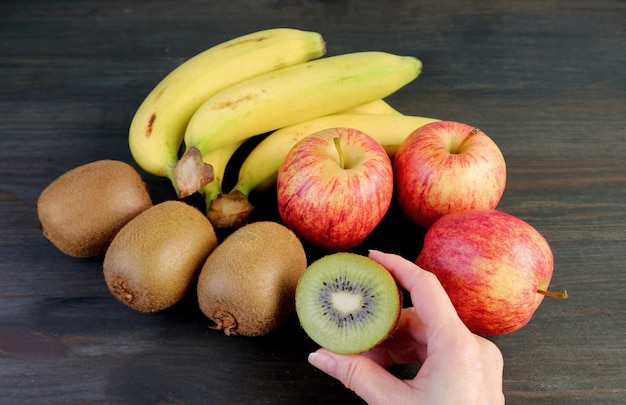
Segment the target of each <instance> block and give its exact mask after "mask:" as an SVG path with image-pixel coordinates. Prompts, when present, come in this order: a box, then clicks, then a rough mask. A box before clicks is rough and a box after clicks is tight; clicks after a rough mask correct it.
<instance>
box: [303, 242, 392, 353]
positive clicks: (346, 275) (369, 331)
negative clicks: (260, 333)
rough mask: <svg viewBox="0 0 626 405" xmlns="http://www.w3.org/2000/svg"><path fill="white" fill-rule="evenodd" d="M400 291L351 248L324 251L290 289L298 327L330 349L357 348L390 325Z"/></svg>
mask: <svg viewBox="0 0 626 405" xmlns="http://www.w3.org/2000/svg"><path fill="white" fill-rule="evenodd" d="M401 309H402V295H401V293H400V290H399V288H398V286H397V284H396V282H395V280H394V278H393V277H392V276H391V274H390V273H389V272H388V271H387V270H386V269H385V268H384V267H383V266H381V265H380V264H378V263H376V262H375V261H373V260H372V259H370V258H368V257H365V256H361V255H358V254H355V253H348V252H338V253H333V254H329V255H327V256H324V257H322V258H320V259H318V260H316V261H315V262H313V263H311V265H310V266H309V267H308V268H307V269H306V271H305V272H304V274H303V275H302V277H301V279H300V281H299V283H298V287H297V289H296V312H297V314H298V319H299V320H300V324H301V325H302V329H304V331H305V332H306V333H307V335H309V337H310V338H311V339H313V340H314V341H315V342H316V343H317V344H319V345H320V346H323V347H325V348H327V349H329V350H331V351H333V352H335V353H343V354H351V353H360V352H364V351H366V350H369V349H371V348H372V347H374V346H376V345H378V344H379V343H381V342H383V341H384V340H386V339H387V338H389V337H390V336H391V335H392V334H393V332H394V331H395V329H396V326H397V323H398V319H399V318H400V312H401Z"/></svg>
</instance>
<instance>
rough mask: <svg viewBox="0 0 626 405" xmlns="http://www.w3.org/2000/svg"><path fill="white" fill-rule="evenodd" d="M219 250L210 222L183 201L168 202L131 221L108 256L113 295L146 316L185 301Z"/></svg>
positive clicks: (107, 271)
mask: <svg viewBox="0 0 626 405" xmlns="http://www.w3.org/2000/svg"><path fill="white" fill-rule="evenodd" d="M216 246H217V237H216V234H215V231H214V229H213V226H212V225H211V223H210V222H209V220H208V218H207V217H206V216H205V215H204V214H202V213H201V212H200V211H199V210H198V209H197V208H195V207H193V206H191V205H189V204H187V203H185V202H183V201H165V202H162V203H159V204H156V205H154V206H153V207H151V208H149V209H147V210H146V211H144V212H142V213H141V214H139V215H137V216H136V217H135V218H133V219H132V220H130V221H129V222H128V223H127V224H126V225H125V226H124V227H123V228H122V229H121V230H120V231H119V232H118V234H117V235H116V236H115V238H114V239H113V241H112V242H111V245H110V246H109V248H108V249H107V251H106V254H105V256H104V263H103V271H104V278H105V281H106V284H107V286H108V287H109V290H110V291H111V293H112V294H113V295H114V296H115V297H116V298H117V299H118V300H119V301H121V302H122V303H124V304H126V305H128V306H129V307H131V308H133V309H135V310H137V311H141V312H155V311H160V310H162V309H165V308H168V307H170V306H172V305H174V304H175V303H177V302H178V301H180V300H181V299H182V298H183V297H184V296H185V295H186V293H187V292H188V290H189V287H190V286H191V285H193V283H194V282H195V280H196V276H197V275H198V272H199V271H200V269H201V268H202V264H203V263H204V261H205V260H206V258H207V256H209V254H210V253H211V252H212V251H213V250H214V249H215V247H216Z"/></svg>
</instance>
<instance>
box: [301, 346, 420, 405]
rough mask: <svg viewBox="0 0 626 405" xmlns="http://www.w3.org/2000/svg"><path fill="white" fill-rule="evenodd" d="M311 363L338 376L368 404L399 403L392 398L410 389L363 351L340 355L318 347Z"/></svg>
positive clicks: (337, 377)
mask: <svg viewBox="0 0 626 405" xmlns="http://www.w3.org/2000/svg"><path fill="white" fill-rule="evenodd" d="M308 360H309V363H311V364H312V365H313V366H315V367H316V368H318V369H320V370H321V371H323V372H325V373H326V374H328V375H330V376H332V377H334V378H336V379H337V380H339V381H340V382H342V383H343V385H345V386H346V387H347V388H348V389H351V390H352V391H354V392H355V393H356V394H357V395H358V396H359V397H361V398H362V399H364V400H365V402H367V403H368V404H391V403H394V404H397V403H398V401H396V400H393V398H407V397H408V396H407V395H409V393H408V391H409V390H410V387H409V385H407V384H406V383H405V382H403V381H402V380H399V379H397V378H396V377H394V376H393V375H392V374H391V373H389V372H388V371H387V370H385V369H384V368H383V367H381V366H380V365H378V364H377V363H376V362H374V361H373V360H371V359H369V358H367V357H365V356H363V355H360V354H350V355H346V354H337V353H333V352H331V351H329V350H326V349H319V350H318V351H316V352H313V353H311V354H310V355H309V359H308Z"/></svg>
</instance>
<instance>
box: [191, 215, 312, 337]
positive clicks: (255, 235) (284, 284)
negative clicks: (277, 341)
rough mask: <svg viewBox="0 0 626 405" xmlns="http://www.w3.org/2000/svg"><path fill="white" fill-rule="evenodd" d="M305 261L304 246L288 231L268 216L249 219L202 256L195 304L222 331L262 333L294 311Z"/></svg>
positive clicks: (275, 325)
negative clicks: (196, 302) (254, 219)
mask: <svg viewBox="0 0 626 405" xmlns="http://www.w3.org/2000/svg"><path fill="white" fill-rule="evenodd" d="M306 266H307V259H306V254H305V251H304V248H303V246H302V244H301V242H300V239H298V237H297V236H296V235H295V234H294V233H293V232H292V231H291V230H289V229H288V228H287V227H285V226H284V225H282V224H279V223H277V222H273V221H258V222H251V223H249V224H247V225H244V226H243V227H241V228H238V229H237V230H236V231H234V232H233V233H231V234H230V235H229V236H228V237H226V239H224V241H223V242H222V243H221V244H220V245H219V246H218V247H217V248H216V249H215V251H213V253H211V255H210V256H209V257H208V259H207V260H206V262H205V264H204V266H203V267H202V270H201V271H200V276H199V277H198V303H199V305H200V309H201V310H202V312H203V313H204V314H205V315H206V316H207V317H208V318H209V319H211V320H212V321H213V322H214V323H215V326H214V328H215V329H221V330H223V331H224V333H226V334H227V335H242V336H262V335H265V334H267V333H269V332H271V331H272V330H274V329H275V328H276V327H277V326H278V325H280V324H281V323H282V322H283V321H284V320H285V319H286V318H287V317H288V316H289V314H291V313H292V312H293V311H294V309H295V291H296V286H297V285H298V280H299V279H300V276H301V275H302V273H303V272H304V270H305V269H306Z"/></svg>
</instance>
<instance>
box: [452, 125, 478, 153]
mask: <svg viewBox="0 0 626 405" xmlns="http://www.w3.org/2000/svg"><path fill="white" fill-rule="evenodd" d="M479 132H480V129H478V128H476V127H474V128H472V130H471V131H470V132H469V133H468V134H467V135H466V136H465V139H463V142H461V144H460V145H459V147H458V148H457V151H459V152H461V151H462V150H463V149H464V148H465V145H467V144H468V143H469V141H470V139H472V137H473V136H474V135H476V134H477V133H479Z"/></svg>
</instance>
